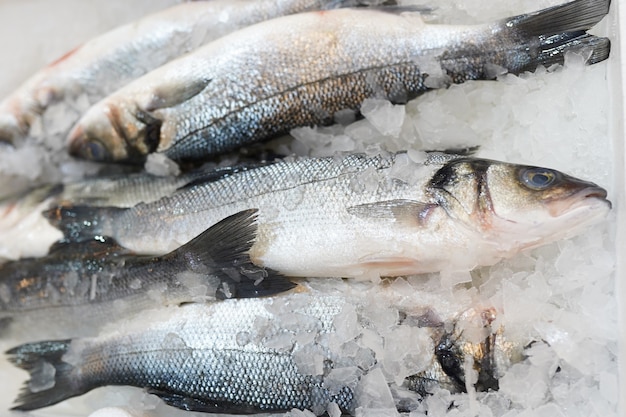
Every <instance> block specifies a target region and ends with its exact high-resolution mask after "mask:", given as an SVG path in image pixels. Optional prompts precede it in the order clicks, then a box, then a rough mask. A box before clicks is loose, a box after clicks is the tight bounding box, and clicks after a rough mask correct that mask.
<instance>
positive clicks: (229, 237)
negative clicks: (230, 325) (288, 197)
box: [166, 209, 295, 299]
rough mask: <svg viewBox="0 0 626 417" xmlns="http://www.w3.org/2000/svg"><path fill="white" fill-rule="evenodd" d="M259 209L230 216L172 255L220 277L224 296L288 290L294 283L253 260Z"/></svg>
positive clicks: (220, 295) (218, 292)
mask: <svg viewBox="0 0 626 417" xmlns="http://www.w3.org/2000/svg"><path fill="white" fill-rule="evenodd" d="M256 217H257V210H256V209H250V210H244V211H241V212H238V213H236V214H233V215H232V216H229V217H227V218H225V219H223V220H221V221H220V222H218V223H216V224H215V225H213V226H211V227H210V228H209V229H207V230H206V231H204V232H203V233H201V234H200V235H198V236H197V237H195V238H194V239H192V240H191V241H189V242H188V243H186V244H185V245H183V246H181V247H180V248H178V249H176V250H175V251H174V252H172V253H171V254H169V255H166V256H170V257H175V258H176V259H179V260H182V261H183V262H184V263H185V264H186V266H187V267H188V268H189V269H191V270H192V271H198V272H203V271H208V273H209V274H210V275H211V276H216V277H217V278H218V279H219V282H220V285H219V286H218V288H217V290H216V294H215V296H216V297H217V298H219V299H224V298H251V297H262V296H269V295H273V294H277V293H280V292H284V291H288V290H290V289H292V288H293V287H295V284H294V283H292V282H291V281H289V280H288V279H287V278H285V277H284V276H283V275H281V274H280V273H278V272H277V271H274V270H272V269H269V268H264V267H261V266H258V265H255V264H254V263H253V262H252V260H251V259H250V254H249V251H250V248H251V247H252V245H253V243H254V240H255V238H256V233H257V224H256Z"/></svg>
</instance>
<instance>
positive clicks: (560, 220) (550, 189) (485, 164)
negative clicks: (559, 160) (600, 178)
mask: <svg viewBox="0 0 626 417" xmlns="http://www.w3.org/2000/svg"><path fill="white" fill-rule="evenodd" d="M429 189H430V191H431V193H432V194H433V195H435V198H436V199H437V200H438V203H439V204H440V205H441V206H442V207H443V208H444V209H445V210H446V212H447V213H448V215H449V216H451V217H453V218H455V219H457V220H460V221H461V222H462V223H463V224H465V226H467V227H470V228H472V229H473V230H476V231H478V232H479V233H480V235H482V236H483V237H484V238H485V240H486V241H489V242H492V244H494V245H496V246H498V247H499V248H500V250H501V251H503V252H509V253H514V252H516V251H518V250H521V249H529V248H534V247H537V246H540V245H543V244H545V243H549V242H552V241H555V240H558V239H563V238H568V237H571V236H574V235H575V234H578V233H580V232H581V231H582V230H584V229H585V228H587V227H588V226H590V225H593V224H596V223H598V222H599V221H601V220H602V219H603V218H605V217H606V215H607V214H608V212H609V210H610V208H611V203H610V201H609V200H607V199H606V197H607V192H606V190H604V189H603V188H601V187H599V186H598V185H596V184H594V183H592V182H588V181H583V180H580V179H578V178H574V177H572V176H569V175H566V174H564V173H561V172H559V171H556V170H553V169H549V168H541V167H535V166H527V165H517V164H510V163H505V162H498V161H492V160H486V159H476V158H461V159H456V160H453V161H451V162H449V163H447V164H446V165H445V166H444V167H442V168H441V169H440V170H439V171H438V172H437V173H435V175H434V176H433V178H432V179H431V183H430V186H429Z"/></svg>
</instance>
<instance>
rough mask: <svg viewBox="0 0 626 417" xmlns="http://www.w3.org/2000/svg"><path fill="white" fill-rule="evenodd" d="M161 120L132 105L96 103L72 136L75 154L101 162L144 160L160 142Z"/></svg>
mask: <svg viewBox="0 0 626 417" xmlns="http://www.w3.org/2000/svg"><path fill="white" fill-rule="evenodd" d="M160 126H161V123H160V121H159V120H157V119H155V118H154V117H152V116H150V115H149V114H148V113H146V112H144V111H140V110H138V109H137V108H136V106H133V105H132V104H128V105H126V104H121V105H116V104H109V103H106V102H100V103H98V104H96V105H94V106H93V107H92V108H91V109H89V111H87V113H85V114H84V115H83V117H82V118H81V119H80V120H79V121H78V122H77V123H76V125H75V126H74V127H73V129H72V131H71V132H70V134H69V137H68V147H69V152H70V154H71V155H72V156H75V157H78V158H82V159H89V160H92V161H98V162H128V163H143V162H144V161H145V159H146V155H147V154H148V153H151V152H154V151H155V150H156V147H157V145H158V141H159V135H160Z"/></svg>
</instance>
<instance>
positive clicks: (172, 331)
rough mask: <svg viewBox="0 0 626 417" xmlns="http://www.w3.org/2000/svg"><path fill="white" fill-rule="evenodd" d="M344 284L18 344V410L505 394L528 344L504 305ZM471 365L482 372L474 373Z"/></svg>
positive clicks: (255, 406) (408, 402)
mask: <svg viewBox="0 0 626 417" xmlns="http://www.w3.org/2000/svg"><path fill="white" fill-rule="evenodd" d="M344 287H345V288H344V290H345V291H344V290H342V291H336V290H335V291H319V290H313V289H312V288H310V287H309V288H308V290H307V291H306V292H299V293H291V294H286V295H281V296H277V297H271V298H264V299H247V300H225V301H222V302H218V303H209V304H190V305H185V306H181V307H176V308H168V309H165V310H161V311H149V312H145V313H142V314H140V315H138V316H137V317H136V318H133V319H131V320H129V321H127V322H123V323H114V324H113V325H112V326H111V328H110V329H109V331H104V332H102V333H101V334H100V335H98V336H96V337H94V338H79V339H74V340H64V341H45V342H38V343H30V344H24V345H21V346H18V347H16V348H13V349H11V350H9V351H8V352H7V354H8V355H9V360H10V361H11V362H13V363H14V364H15V365H16V366H18V367H20V368H23V369H25V370H27V371H29V372H30V373H31V379H30V381H29V382H27V384H26V385H25V386H24V388H23V390H22V392H21V393H20V395H19V397H18V398H17V401H16V404H17V405H16V406H15V409H18V410H31V409H37V408H41V407H46V406H49V405H52V404H55V403H58V402H60V401H63V400H65V399H68V398H71V397H74V396H78V395H81V394H83V393H86V392H87V391H90V390H92V389H94V388H97V387H100V386H105V385H130V386H135V387H141V388H145V389H147V391H148V392H150V393H153V394H156V395H158V396H159V397H161V398H162V399H163V400H164V401H165V402H166V403H168V404H170V405H172V406H175V407H178V408H182V409H185V410H193V411H203V412H213V413H234V414H244V413H258V412H277V411H287V410H291V409H292V408H297V409H310V410H312V411H313V412H314V413H315V414H317V415H320V414H322V413H324V412H325V411H326V410H329V409H330V408H329V407H332V408H334V409H335V410H336V409H337V408H338V409H339V410H340V411H341V412H343V413H349V414H353V413H354V412H355V409H356V408H358V407H359V406H361V405H363V404H364V403H366V402H368V401H371V399H370V398H368V396H371V395H372V394H371V391H372V388H373V391H374V392H375V393H376V396H377V397H380V398H387V397H388V398H389V401H388V402H387V403H384V404H380V405H379V406H381V405H382V406H386V407H390V408H398V409H400V410H403V411H408V410H410V409H411V408H412V407H415V405H416V404H418V403H419V400H420V399H421V398H422V395H426V391H425V390H428V389H430V390H432V389H435V388H436V387H441V388H445V389H449V390H451V391H452V392H464V391H465V390H466V387H467V388H469V389H476V390H478V391H487V390H494V389H496V390H497V389H498V378H500V377H501V376H502V375H503V373H504V372H505V371H506V370H507V369H508V367H510V366H511V365H512V364H514V363H516V362H518V361H520V360H522V359H523V346H525V345H526V342H528V341H525V342H524V343H519V342H517V341H512V340H507V339H506V332H505V331H503V330H505V329H502V328H500V327H499V326H493V327H492V324H493V322H494V320H495V318H496V314H497V312H496V310H495V309H493V308H484V309H475V310H474V311H467V312H464V313H463V314H461V315H459V316H457V317H453V318H451V319H450V320H442V319H441V318H438V317H437V314H436V312H432V311H428V310H427V309H426V310H425V309H424V306H419V305H415V304H417V303H419V297H417V298H416V297H412V300H413V305H412V306H411V308H408V309H400V308H398V307H396V306H395V304H393V303H390V300H389V298H388V297H386V296H385V292H386V291H385V290H384V289H383V290H381V289H380V287H379V288H376V294H375V295H374V296H372V294H371V293H370V294H369V295H367V294H368V293H367V292H364V291H359V290H358V289H356V288H354V287H352V288H350V287H349V286H345V285H344ZM405 298H406V297H405ZM416 300H417V303H416ZM405 303H406V301H405ZM144 314H149V315H150V320H149V321H146V320H145V317H144ZM469 334H472V335H473V336H471V337H466V335H469ZM477 334H479V335H481V336H479V337H478V340H474V339H476V335H477ZM467 370H472V371H476V376H475V377H470V376H468V378H470V379H471V380H470V379H466V373H467ZM414 391H417V393H416V392H414ZM431 392H432V391H431ZM331 403H334V404H331ZM369 405H370V406H371V404H369Z"/></svg>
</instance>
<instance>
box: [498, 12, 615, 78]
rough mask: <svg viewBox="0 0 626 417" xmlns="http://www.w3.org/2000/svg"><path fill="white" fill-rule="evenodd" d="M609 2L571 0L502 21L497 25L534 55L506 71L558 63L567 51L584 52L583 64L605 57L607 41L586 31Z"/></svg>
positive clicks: (609, 44) (608, 44) (607, 50)
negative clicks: (523, 63) (524, 62)
mask: <svg viewBox="0 0 626 417" xmlns="http://www.w3.org/2000/svg"><path fill="white" fill-rule="evenodd" d="M610 3H611V2H610V0H575V1H572V2H569V3H565V4H562V5H558V6H554V7H550V8H547V9H543V10H539V11H537V12H534V13H528V14H524V15H519V16H515V17H511V18H508V19H505V20H504V21H502V22H501V23H500V24H501V25H502V26H503V27H505V28H506V30H511V31H513V33H515V34H516V35H517V36H519V37H521V47H522V48H524V49H526V50H529V51H530V52H529V53H531V54H532V53H533V51H534V53H535V54H536V56H534V57H532V59H531V60H530V62H528V63H527V64H526V65H522V66H521V68H517V69H516V70H513V71H512V70H511V68H509V71H510V72H513V73H520V72H523V71H532V70H534V69H535V68H536V67H537V66H539V65H546V66H549V65H552V64H562V63H563V62H564V56H565V53H566V52H568V51H573V52H577V53H582V54H585V53H588V57H587V60H586V63H587V64H595V63H597V62H601V61H603V60H605V59H607V58H608V56H609V52H610V47H611V43H610V41H609V40H608V39H607V38H603V37H597V36H593V35H589V34H587V33H586V31H587V30H589V29H591V28H592V27H593V26H594V25H595V24H597V23H598V22H599V21H600V20H602V18H603V17H604V16H606V14H607V13H608V12H609V6H610ZM518 43H520V42H518Z"/></svg>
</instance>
